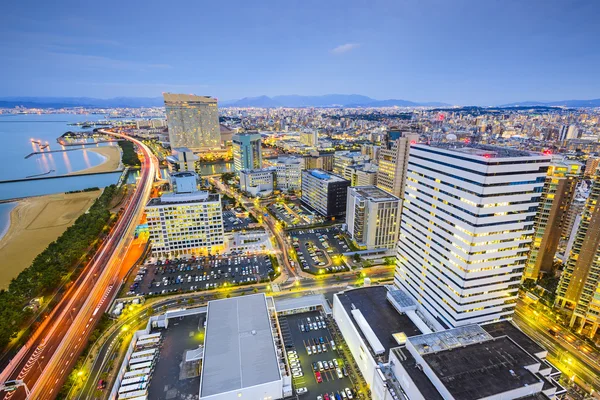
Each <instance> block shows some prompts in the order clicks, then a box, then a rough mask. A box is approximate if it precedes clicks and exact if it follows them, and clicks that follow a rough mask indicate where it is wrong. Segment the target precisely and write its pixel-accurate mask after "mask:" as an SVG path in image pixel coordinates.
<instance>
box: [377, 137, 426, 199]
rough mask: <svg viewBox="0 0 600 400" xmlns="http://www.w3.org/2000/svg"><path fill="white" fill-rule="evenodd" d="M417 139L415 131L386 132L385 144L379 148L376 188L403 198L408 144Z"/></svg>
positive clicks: (415, 141)
mask: <svg viewBox="0 0 600 400" xmlns="http://www.w3.org/2000/svg"><path fill="white" fill-rule="evenodd" d="M418 140H419V135H418V134H417V133H413V132H400V131H398V130H390V132H388V139H387V141H386V144H385V146H382V147H381V149H379V160H378V164H379V170H378V171H377V187H378V188H380V189H383V190H385V191H386V192H388V193H391V194H393V195H394V196H396V197H399V198H400V199H403V197H404V183H405V180H406V168H407V165H408V154H409V151H410V146H411V144H415V143H417V141H418Z"/></svg>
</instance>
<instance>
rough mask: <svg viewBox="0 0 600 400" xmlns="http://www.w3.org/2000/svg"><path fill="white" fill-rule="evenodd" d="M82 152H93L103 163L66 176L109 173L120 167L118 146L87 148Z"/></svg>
mask: <svg viewBox="0 0 600 400" xmlns="http://www.w3.org/2000/svg"><path fill="white" fill-rule="evenodd" d="M84 151H93V152H94V153H96V154H98V155H100V156H101V157H102V158H103V159H104V161H102V162H101V163H100V164H98V165H96V166H94V167H90V168H84V169H81V170H79V171H75V172H70V173H69V174H67V175H79V174H93V173H97V172H111V171H116V170H117V169H119V168H120V167H121V149H120V148H119V146H102V147H94V148H87V149H85V150H84Z"/></svg>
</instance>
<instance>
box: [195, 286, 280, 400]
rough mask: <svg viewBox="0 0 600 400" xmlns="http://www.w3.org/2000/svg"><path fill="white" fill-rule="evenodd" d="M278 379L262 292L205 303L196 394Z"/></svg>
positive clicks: (249, 385)
mask: <svg viewBox="0 0 600 400" xmlns="http://www.w3.org/2000/svg"><path fill="white" fill-rule="evenodd" d="M278 380H281V375H280V371H279V363H278V360H277V355H276V350H275V343H274V339H273V332H272V330H271V321H270V317H269V313H268V310H267V302H266V297H265V295H264V294H255V295H250V296H243V297H236V298H231V299H223V300H215V301H210V302H209V303H208V314H207V321H206V334H205V338H204V361H203V365H202V377H201V382H200V397H207V396H212V395H216V394H220V393H226V392H230V391H235V390H241V389H243V388H247V387H251V386H256V385H260V384H264V383H267V382H273V381H278Z"/></svg>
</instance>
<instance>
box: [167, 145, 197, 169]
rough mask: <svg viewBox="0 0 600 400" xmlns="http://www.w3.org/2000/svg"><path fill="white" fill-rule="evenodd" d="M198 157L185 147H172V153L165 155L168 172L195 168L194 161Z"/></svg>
mask: <svg viewBox="0 0 600 400" xmlns="http://www.w3.org/2000/svg"><path fill="white" fill-rule="evenodd" d="M198 160H199V157H198V156H197V155H195V154H194V152H193V151H192V150H190V149H188V148H187V147H177V148H174V149H172V155H170V156H167V162H168V167H169V171H170V172H179V171H191V172H194V171H195V170H196V162H197V161H198Z"/></svg>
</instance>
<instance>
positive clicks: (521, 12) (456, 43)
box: [0, 0, 600, 105]
mask: <svg viewBox="0 0 600 400" xmlns="http://www.w3.org/2000/svg"><path fill="white" fill-rule="evenodd" d="M599 21H600V1H596V0H589V1H565V0H556V1H555V0H540V1H534V0H519V1H488V0H479V1H446V0H439V1H432V0H426V1H416V0H415V1H403V0H397V1H349V0H344V1H329V0H327V1H324V0H317V1H311V0H303V1H282V0H279V1H233V0H227V1H202V0H195V1H177V0H171V1H165V0H163V1H130V0H125V1H124V0H121V1H118V2H117V1H114V0H107V1H94V2H91V1H65V0H57V1H27V0H24V1H8V2H4V4H3V7H2V13H1V14H0V51H1V54H2V56H1V58H0V59H1V60H2V62H1V63H0V75H1V76H2V79H0V97H3V96H87V97H101V98H108V97H116V96H131V97H138V96H143V97H156V96H160V95H161V93H162V92H163V91H171V92H182V93H196V94H202V95H212V96H216V97H218V98H219V99H222V100H229V99H236V98H242V97H246V96H259V95H268V96H274V95H281V94H300V95H320V94H328V93H345V94H350V93H356V94H362V95H366V96H370V97H373V98H376V99H389V98H395V99H407V100H413V101H443V102H447V103H452V104H480V105H493V104H501V103H507V102H513V101H525V100H565V99H592V98H600V67H599V66H600V39H599V38H600V22H599Z"/></svg>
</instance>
